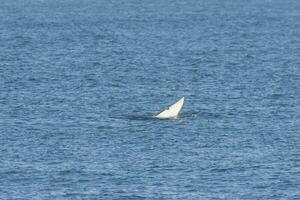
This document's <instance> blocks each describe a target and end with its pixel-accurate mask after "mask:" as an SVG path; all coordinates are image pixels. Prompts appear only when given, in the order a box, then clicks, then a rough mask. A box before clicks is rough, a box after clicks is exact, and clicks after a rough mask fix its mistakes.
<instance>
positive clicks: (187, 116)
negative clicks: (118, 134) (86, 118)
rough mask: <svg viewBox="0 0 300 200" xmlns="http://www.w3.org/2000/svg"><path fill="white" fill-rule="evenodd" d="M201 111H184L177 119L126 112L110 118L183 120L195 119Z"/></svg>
mask: <svg viewBox="0 0 300 200" xmlns="http://www.w3.org/2000/svg"><path fill="white" fill-rule="evenodd" d="M199 113H200V112H184V113H182V114H180V115H179V117H178V118H176V119H159V118H156V117H155V116H154V115H153V114H149V113H146V114H124V115H113V116H110V118H113V119H126V120H139V121H182V120H190V119H195V118H197V117H198V116H200V115H201V114H199Z"/></svg>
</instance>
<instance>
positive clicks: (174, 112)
mask: <svg viewBox="0 0 300 200" xmlns="http://www.w3.org/2000/svg"><path fill="white" fill-rule="evenodd" d="M183 104H184V97H182V98H181V99H179V100H178V101H177V102H176V103H174V104H172V105H171V106H170V107H168V108H167V109H165V110H164V111H162V112H160V113H159V114H158V115H156V116H155V117H156V118H158V119H177V118H178V115H179V113H180V111H181V109H182V107H183Z"/></svg>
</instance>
